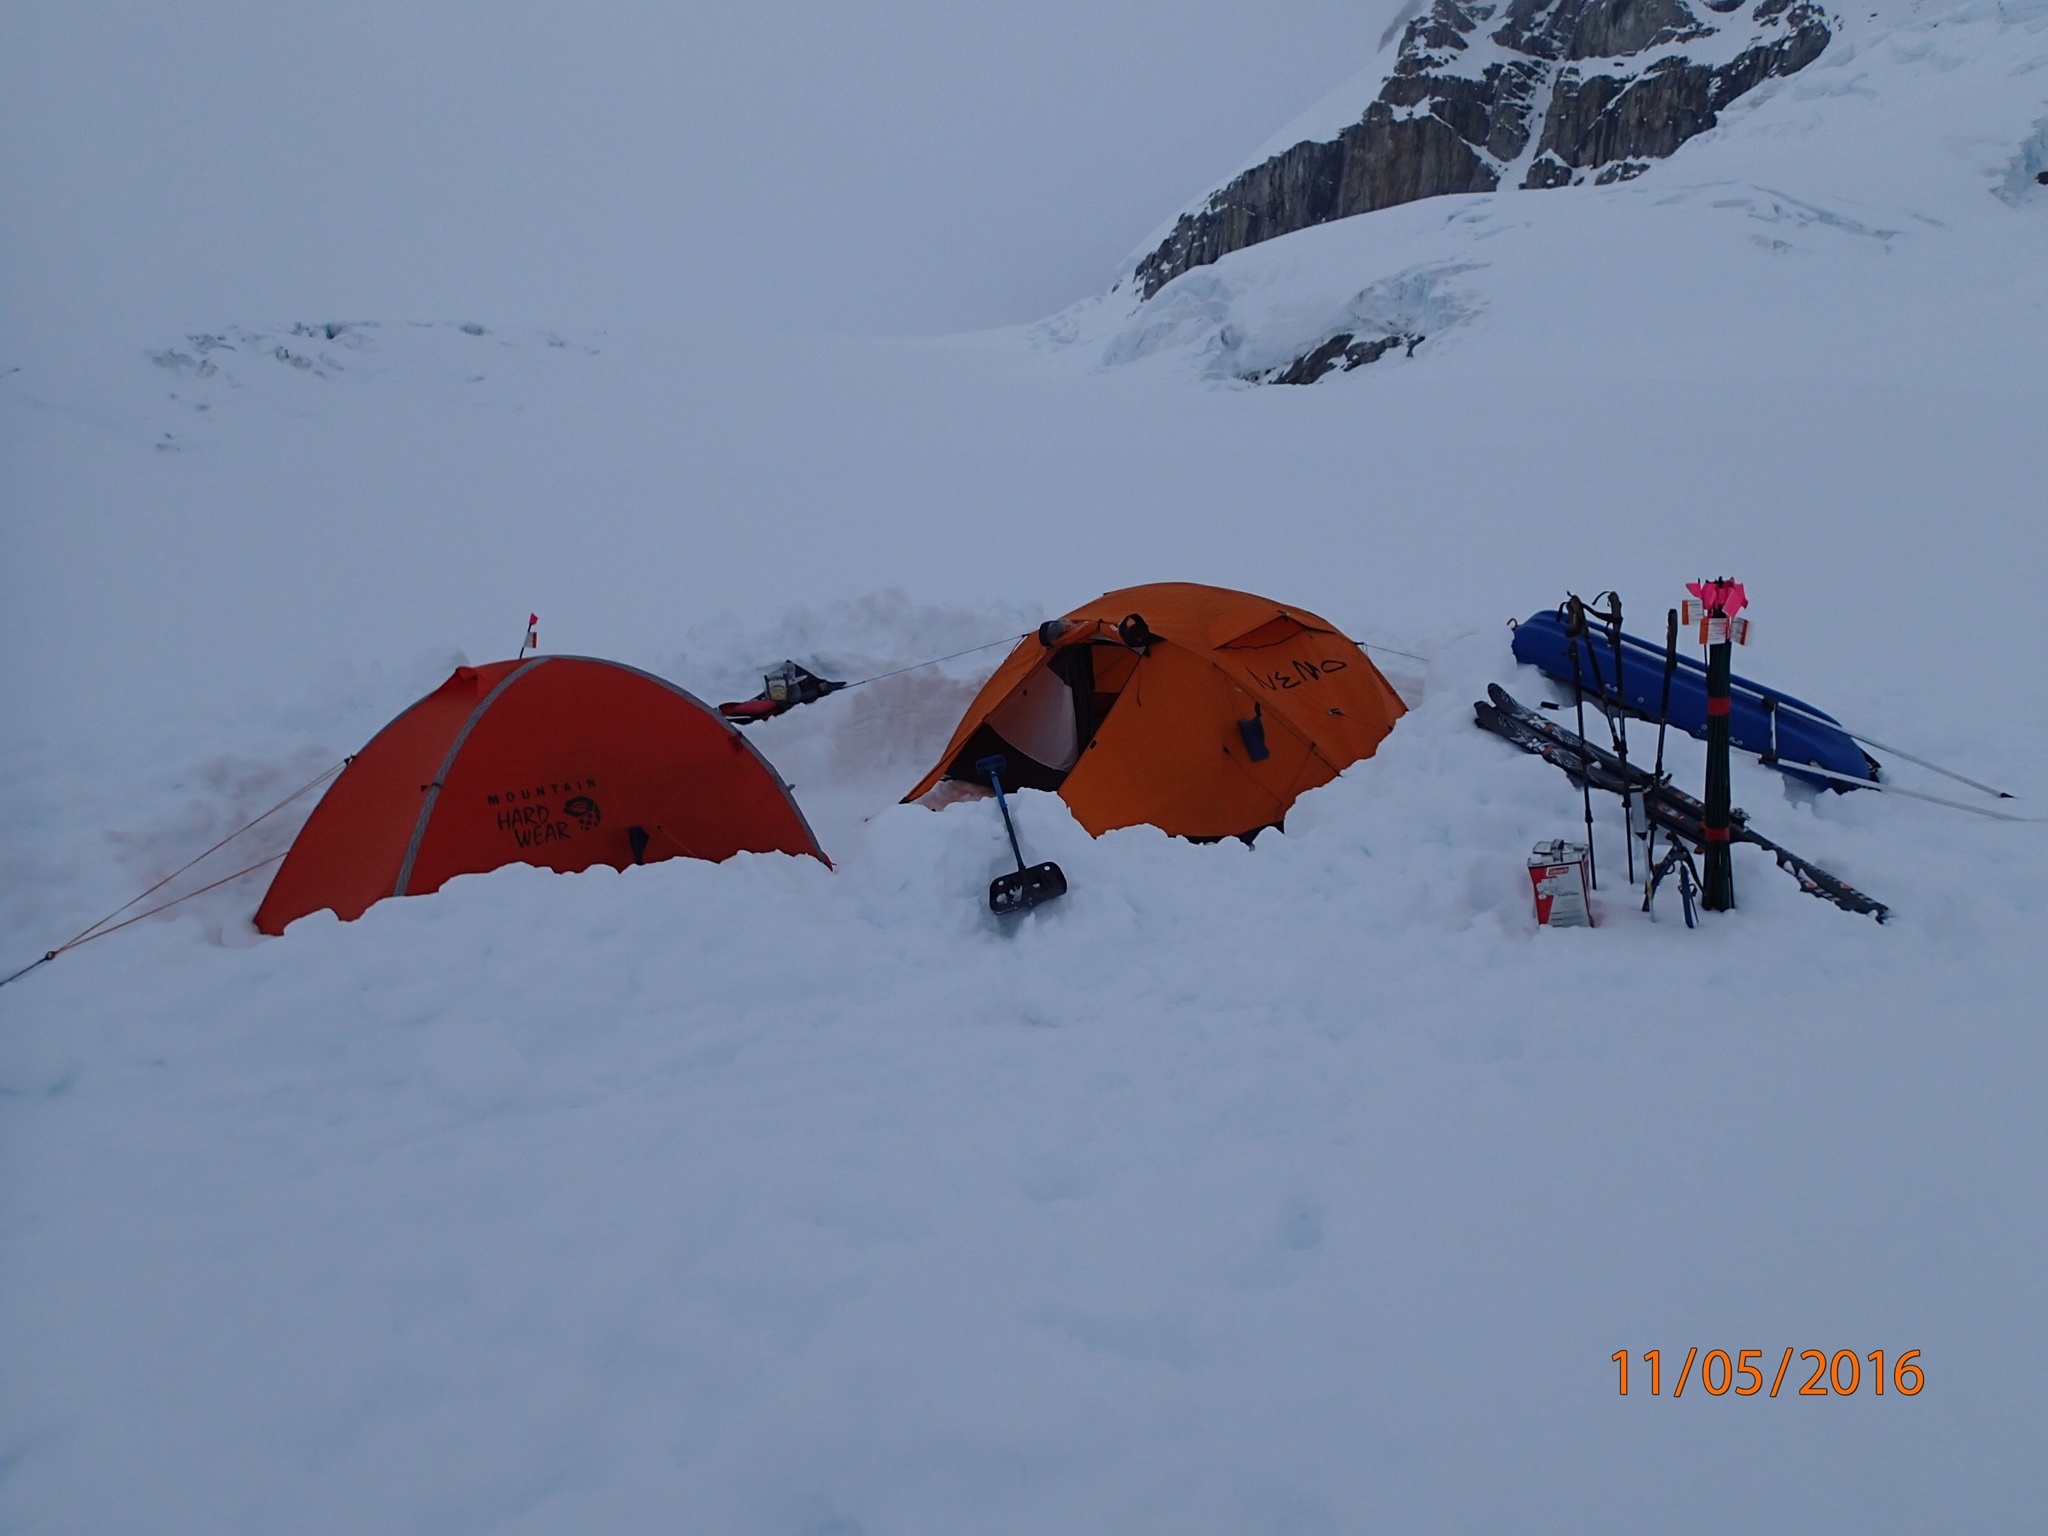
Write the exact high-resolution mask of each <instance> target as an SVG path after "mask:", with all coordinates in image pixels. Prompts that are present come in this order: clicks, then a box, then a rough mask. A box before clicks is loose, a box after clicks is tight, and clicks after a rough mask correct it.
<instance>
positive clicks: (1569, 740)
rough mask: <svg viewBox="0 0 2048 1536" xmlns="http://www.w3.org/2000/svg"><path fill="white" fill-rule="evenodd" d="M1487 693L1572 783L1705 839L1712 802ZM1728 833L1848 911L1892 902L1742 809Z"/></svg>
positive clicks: (1488, 711) (1497, 689) (1529, 746)
mask: <svg viewBox="0 0 2048 1536" xmlns="http://www.w3.org/2000/svg"><path fill="white" fill-rule="evenodd" d="M1486 693H1487V700H1486V701H1484V702H1480V703H1475V704H1474V705H1473V706H1472V712H1473V716H1474V718H1475V719H1476V720H1477V722H1478V724H1479V725H1480V727H1481V728H1482V729H1484V730H1488V731H1491V732H1492V733H1493V734H1494V735H1496V736H1499V737H1502V738H1504V739H1505V740H1507V741H1511V742H1513V743H1514V744H1515V745H1516V746H1518V747H1520V748H1521V749H1522V750H1523V751H1524V752H1528V753H1531V754H1532V755H1534V756H1536V757H1540V758H1543V759H1544V760H1545V761H1547V762H1549V763H1551V764H1553V765H1555V766H1556V767H1558V768H1561V769H1563V770H1564V772H1565V775H1566V777H1568V778H1569V779H1570V780H1571V781H1572V783H1573V784H1574V785H1587V786H1590V787H1592V788H1594V789H1598V790H1602V791H1604V792H1605V793H1607V794H1611V795H1619V794H1621V793H1622V791H1623V789H1624V787H1626V788H1627V789H1628V790H1630V791H1631V792H1632V793H1634V794H1635V795H1636V796H1637V797H1638V798H1640V799H1641V801H1642V802H1643V807H1644V810H1645V812H1646V813H1647V814H1648V816H1649V818H1650V820H1651V821H1652V822H1653V823H1655V824H1656V825H1657V826H1660V827H1662V828H1663V829H1664V831H1665V832H1666V834H1668V835H1669V836H1672V837H1676V838H1681V839H1683V840H1684V841H1686V842H1688V843H1690V844H1692V846H1693V847H1695V848H1698V847H1700V846H1701V845H1702V844H1703V843H1704V842H1705V836H1704V832H1703V830H1702V820H1703V817H1704V815H1705V811H1706V807H1705V806H1703V805H1701V804H1700V802H1699V801H1697V800H1695V799H1694V798H1693V797H1692V796H1691V795H1688V794H1686V793H1685V791H1683V790H1681V789H1678V788H1676V787H1674V786H1673V785H1671V784H1670V783H1668V782H1664V781H1660V780H1659V779H1657V778H1656V777H1655V776H1653V775H1652V774H1651V773H1649V772H1648V771H1647V770H1646V769H1642V768H1638V767H1635V766H1633V765H1631V764H1627V763H1624V762H1623V761H1622V760H1621V759H1620V758H1619V757H1617V756H1616V755H1615V754H1614V753H1612V752H1609V751H1606V750H1605V749H1604V748H1601V747H1599V746H1596V745H1595V744H1594V743H1592V742H1590V741H1588V740H1586V738H1585V737H1583V736H1580V735H1577V734H1576V733H1574V732H1572V731H1568V730H1566V729H1565V728H1564V727H1563V726H1561V725H1558V724H1555V723H1553V722H1552V721H1549V720H1546V719H1544V718H1543V717H1542V716H1541V715H1539V714H1538V713H1536V711H1535V710H1533V709H1530V708H1528V707H1527V706H1525V705H1524V704H1522V703H1521V702H1520V701H1519V700H1517V699H1516V698H1515V697H1514V696H1513V695H1512V694H1510V693H1509V692H1508V691H1507V690H1506V689H1505V688H1503V687H1501V686H1500V685H1499V684H1498V683H1493V684H1489V685H1488V687H1487V690H1486ZM1731 820H1732V825H1731V827H1730V829H1729V835H1730V837H1731V838H1732V840H1733V841H1735V842H1738V843H1749V844H1751V845H1753V846H1754V847H1758V848H1761V849H1763V850H1764V852H1766V853H1768V854H1770V855H1771V857H1772V858H1773V859H1775V860H1776V861H1777V865H1778V867H1779V868H1780V869H1782V870H1784V871H1785V872H1786V873H1787V874H1789V875H1791V876H1792V878H1793V879H1794V880H1795V881H1797V882H1798V885H1799V888H1800V889H1801V890H1802V891H1805V892H1806V893H1807V894H1808V895H1809V896H1818V897H1820V898H1821V899H1822V900H1824V901H1831V902H1833V903H1834V904H1835V905H1836V906H1838V907H1840V908H1841V909H1842V910H1843V911H1845V912H1855V913H1858V914H1859V915H1862V916H1867V917H1874V918H1876V919H1877V920H1878V921H1879V922H1880V923H1881V922H1883V921H1884V920H1885V919H1886V917H1887V916H1889V915H1890V911H1891V909H1890V908H1889V907H1887V906H1886V905H1885V904H1884V903H1883V902H1881V901H1877V900H1874V899H1872V898H1871V897H1869V896H1866V895H1864V894H1863V893H1862V892H1861V891H1859V890H1857V889H1856V888H1855V887H1854V886H1852V885H1850V884H1849V883H1848V882H1847V881H1844V880H1841V879H1838V878H1837V877H1835V876H1834V875H1831V874H1829V873H1828V872H1827V871H1826V870H1824V869H1822V868H1821V867H1820V866H1819V865H1817V864H1815V863H1814V862H1813V861H1812V860H1810V859H1805V858H1801V857H1800V856H1799V855H1798V854H1796V853H1794V852H1792V851H1791V850H1790V849H1789V848H1785V847H1782V846H1781V845H1779V844H1777V843H1774V842H1772V841H1771V840H1770V839H1769V838H1767V837H1765V836H1764V835H1763V834H1762V833H1760V832H1758V831H1756V830H1755V829H1754V828H1752V827H1751V826H1750V825H1749V818H1748V817H1747V816H1745V815H1743V814H1741V813H1739V812H1738V813H1737V814H1736V815H1735V816H1733V817H1732V818H1731Z"/></svg>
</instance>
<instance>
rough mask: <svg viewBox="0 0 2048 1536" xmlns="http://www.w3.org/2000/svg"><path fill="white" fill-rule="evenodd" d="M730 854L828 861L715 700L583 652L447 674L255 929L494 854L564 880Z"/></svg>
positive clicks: (362, 899)
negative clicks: (595, 871)
mask: <svg viewBox="0 0 2048 1536" xmlns="http://www.w3.org/2000/svg"><path fill="white" fill-rule="evenodd" d="M741 852H749V853H791V854H797V853H807V854H810V855H811V856H812V857H813V858H816V859H820V860H823V859H824V858H825V855H824V853H823V851H822V850H820V849H819V847H818V843H817V839H816V838H814V837H813V836H812V835H811V829H810V826H809V825H808V824H807V823H806V822H805V821H804V817H803V812H801V811H800V810H798V809H797V805H796V801H795V800H793V799H792V798H791V797H790V793H789V786H787V785H786V784H784V783H783V782H782V779H781V777H780V776H779V775H778V774H777V773H776V772H775V770H774V769H773V768H772V767H770V766H769V764H768V761H767V759H765V758H763V757H762V756H761V754H760V753H759V752H757V751H755V750H754V748H753V746H752V745H751V744H750V743H749V742H748V741H746V740H745V739H744V738H743V737H742V736H741V735H740V733H739V732H738V731H737V730H736V729H734V728H733V727H732V726H730V725H728V724H726V723H725V721H723V720H721V719H720V718H719V717H718V714H717V712H716V711H715V710H712V709H709V708H707V707H706V706H705V705H703V704H702V703H700V702H698V701H697V700H696V699H694V698H692V697H691V696H690V695H689V694H687V693H685V692H683V690H682V689H680V688H678V687H676V686H675V685H674V684H672V683H665V682H663V681H662V680H661V679H660V678H658V677H653V676H650V675H649V674H647V673H645V672H641V671H637V670H636V669H634V668H632V667H624V666H620V665H619V664H618V663H616V662H610V661H595V660H592V659H590V658H589V657H584V656H540V657H534V658H532V659H530V660H526V661H500V662H493V663H492V664H491V665H489V666H484V667H458V668H456V670H455V674H454V676H452V677H450V678H449V679H448V681H447V682H445V683H443V684H442V685H441V686H440V687H439V688H437V689H435V690H434V692H432V693H430V694H428V695H427V696H426V697H425V698H424V699H421V700H420V701H419V702H418V703H417V704H415V705H413V706H412V708H410V709H408V710H407V711H406V712H405V713H404V714H402V715H400V716H399V717H398V718H397V719H396V720H393V721H392V722H391V723H390V724H389V725H387V726H385V727H384V729H383V730H381V731H379V732H378V733H377V734H376V736H375V737H374V738H372V739H371V741H370V744H369V745H368V746H366V747H364V748H363V750H362V751H361V752H359V753H358V754H357V755H356V757H355V758H354V760H353V761H351V762H350V764H349V766H348V767H347V768H346V769H344V770H343V771H342V774H341V777H340V778H338V779H336V780H335V781H334V783H333V785H332V786H331V787H330V788H329V789H328V791H327V793H326V795H325V796H323V797H322V799H321V801H320V804H319V805H318V806H316V807H315V808H314V811H313V814H312V816H311V817H309V818H308V819H307V822H306V825H305V827H304V828H303V829H302V830H301V831H300V833H299V835H298V839H297V840H296V841H295V842H294V843H293V844H292V847H291V852H290V853H288V854H286V855H285V860H284V864H283V866H282V867H281V868H280V869H279V870H278V872H277V878H276V879H275V880H273V881H272V882H271V884H270V890H269V893H268V894H267V895H265V896H264V898H263V905H262V906H260V907H258V908H257V909H256V926H257V927H258V928H259V929H261V930H262V931H263V932H265V933H273V934H275V933H282V932H284V929H285V925H286V924H287V923H290V922H293V921H295V920H296V919H298V918H301V917H304V916H305V915H306V914H307V913H309V912H318V911H320V910H321V909H322V908H332V909H333V910H334V912H335V913H336V914H337V915H338V916H340V917H341V918H343V919H344V920H347V919H353V918H357V917H360V916H362V914H363V912H364V911H365V909H367V908H368V907H369V905H370V904H371V903H372V902H375V901H381V900H383V899H384V898H385V897H386V896H419V895H424V894H425V893H427V892H429V891H437V890H439V889H440V888H441V886H442V885H443V884H445V883H446V882H447V881H449V880H451V879H453V878H454V877H455V876H456V875H466V874H477V873H480V872H482V871H484V870H487V869H496V868H498V866H500V865H501V864H538V865H540V866H541V867H542V868H545V869H557V870H562V871H565V872H566V871H570V870H578V869H588V868H590V867H591V866H592V865H593V864H609V865H611V866H612V867H613V868H615V869H623V868H625V867H626V866H627V865H628V864H642V863H651V862H653V861H655V860H657V859H672V858H679V857H686V858H695V859H711V860H714V861H715V860H719V859H728V858H731V857H732V855H734V854H735V853H741ZM827 862H829V861H827Z"/></svg>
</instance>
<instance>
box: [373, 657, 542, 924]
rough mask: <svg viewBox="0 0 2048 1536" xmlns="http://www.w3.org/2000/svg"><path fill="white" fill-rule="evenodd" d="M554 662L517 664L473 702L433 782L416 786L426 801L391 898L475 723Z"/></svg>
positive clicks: (401, 888)
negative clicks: (502, 697)
mask: <svg viewBox="0 0 2048 1536" xmlns="http://www.w3.org/2000/svg"><path fill="white" fill-rule="evenodd" d="M554 659H555V658H553V657H551V656H536V657H534V659H533V660H532V661H522V662H520V663H519V664H518V665H517V666H515V667H514V668H513V669H512V670H511V671H510V672H507V673H506V674H505V675H504V676H503V677H501V678H499V679H498V681H497V684H496V686H494V687H493V688H492V689H491V691H490V692H489V693H487V694H485V695H484V696H483V697H482V698H481V699H479V700H477V705H476V708H475V709H472V710H471V711H470V712H469V718H468V719H467V720H465V721H463V722H462V729H461V730H459V731H457V732H456V733H455V740H454V741H453V742H452V743H451V744H450V745H449V748H448V753H447V756H445V757H443V758H442V759H441V766H440V767H439V768H438V769H436V770H435V772H434V781H433V782H432V783H431V784H422V785H421V786H420V788H421V789H422V790H424V791H425V792H426V798H425V799H424V800H423V801H422V802H421V804H420V814H419V819H418V820H417V821H415V822H414V823H413V827H412V840H411V841H410V842H408V843H407V844H406V845H405V860H404V862H403V863H401V864H400V865H399V866H398V883H397V884H396V885H395V886H393V887H392V890H391V894H392V895H394V896H403V895H404V894H405V888H406V887H407V886H408V885H410V884H412V866H413V863H414V861H415V860H417V859H418V858H419V856H420V844H421V843H422V842H423V841H424V840H425V839H426V835H427V823H428V822H430V821H432V820H433V819H434V807H435V806H437V805H439V804H440V803H441V786H442V784H443V783H445V782H446V781H447V778H448V773H449V770H450V769H452V768H454V766H455V758H456V756H457V754H459V753H460V752H461V751H462V747H463V743H465V742H467V741H468V740H469V733H470V732H471V731H473V730H475V729H476V723H477V721H479V720H481V719H483V717H484V711H485V710H487V709H489V708H490V707H491V706H492V705H493V704H495V703H497V702H498V696H499V695H500V694H502V693H503V692H504V691H505V690H506V689H507V688H510V687H511V686H512V685H513V684H514V683H515V682H517V681H518V680H519V679H520V678H522V677H524V676H526V674H527V673H529V672H531V671H532V670H533V669H534V668H535V667H544V666H546V665H547V664H548V663H549V662H550V661H552V660H554Z"/></svg>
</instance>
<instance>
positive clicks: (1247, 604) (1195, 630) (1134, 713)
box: [904, 582, 1405, 838]
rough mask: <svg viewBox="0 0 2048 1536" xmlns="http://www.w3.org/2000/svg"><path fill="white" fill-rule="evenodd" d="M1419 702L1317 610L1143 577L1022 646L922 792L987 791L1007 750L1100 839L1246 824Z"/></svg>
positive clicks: (1012, 763)
mask: <svg viewBox="0 0 2048 1536" xmlns="http://www.w3.org/2000/svg"><path fill="white" fill-rule="evenodd" d="M1404 712H1405V710H1404V707H1403V705H1402V703H1401V700H1400V698H1399V697H1398V696H1397V695H1396V694H1395V692H1394V690H1393V689H1392V688H1391V687H1390V686H1389V685H1388V683H1387V680H1386V679H1385V678H1384V677H1382V676H1380V672H1379V669H1378V668H1377V667H1375V666H1374V665H1373V664H1372V663H1371V662H1370V661H1368V660H1367V659H1366V656H1365V653H1364V652H1363V651H1361V650H1359V648H1358V647H1357V646H1356V645H1354V644H1352V643H1351V641H1349V640H1347V639H1345V638H1344V636H1343V635H1342V634H1341V633H1339V632H1338V630H1337V629H1336V628H1335V627H1334V626H1333V625H1331V624H1330V623H1328V622H1327V621H1326V620H1323V619H1319V618H1317V617H1316V616H1315V615H1314V614H1312V613H1309V612H1307V611H1305V610H1303V609H1300V608H1284V607H1282V606H1281V605H1280V604H1278V603H1275V602H1273V601H1271V600H1270V599H1267V598H1263V597H1253V596H1252V595H1250V594H1249V593H1246V592H1231V591H1228V590H1226V589H1224V588H1222V587H1203V586H1196V585H1194V584H1192V583H1190V582H1164V583H1161V584H1159V585H1156V586H1148V587H1129V588H1126V589H1125V590H1124V591H1121V592H1111V593H1109V594H1108V595H1107V596H1105V597H1101V598H1098V599H1096V601H1094V602H1092V603H1089V604H1087V605H1086V606H1084V607H1081V608H1076V609H1075V610H1074V611H1073V612H1072V613H1070V614H1068V615H1067V616H1066V617H1065V618H1064V619H1055V620H1053V621H1052V622H1051V623H1048V624H1044V625H1041V626H1040V627H1039V632H1038V634H1037V635H1035V636H1030V637H1027V638H1026V639H1025V640H1024V642H1023V643H1022V644H1020V645H1019V646H1018V647H1017V649H1016V650H1014V651H1012V652H1011V653H1010V655H1009V658H1008V659H1007V660H1006V661H1004V663H1003V664H1002V666H1000V667H998V668H997V669H996V675H995V676H994V677H992V678H990V679H989V680H988V684H987V686H986V687H984V688H983V689H982V690H981V692H980V693H979V694H978V695H976V697H975V700H974V703H973V704H972V705H970V706H969V707H968V710H967V715H966V718H964V719H963V720H962V721H961V722H960V727H959V729H958V730H956V731H954V733H953V739H952V740H951V741H950V742H948V743H947V744H946V751H945V755H944V756H942V757H941V758H940V759H939V762H938V766H937V767H935V768H933V769H932V771H931V772H930V773H928V774H926V775H925V777H924V780H923V782H921V783H920V784H919V785H918V786H917V788H915V789H913V790H912V791H911V792H910V793H909V794H908V795H906V796H904V799H905V800H906V801H910V800H916V799H919V798H920V797H922V796H924V795H926V794H928V793H930V792H931V791H932V790H933V789H934V788H935V787H937V785H938V784H939V783H940V781H941V780H944V779H955V780H968V781H973V782H976V783H982V784H985V783H987V779H986V777H985V776H984V775H982V774H981V773H979V772H978V771H977V770H976V768H975V766H974V765H975V763H976V762H978V761H979V760H980V759H981V758H983V757H986V756H989V755H990V754H992V753H1001V754H1002V755H1003V756H1004V757H1006V758H1007V759H1008V760H1009V769H1008V771H1007V772H1006V773H1005V775H1004V779H1003V783H1004V787H1005V788H1011V787H1023V788H1029V789H1051V790H1057V791H1058V792H1059V794H1060V797H1061V798H1062V799H1063V800H1065V801H1066V802H1067V804H1068V805H1069V806H1070V807H1071V808H1072V809H1073V812H1074V817H1075V819H1076V820H1078V821H1079V822H1080V823H1081V825H1082V826H1084V827H1086V828H1087V829H1088V831H1089V832H1090V833H1091V834H1092V835H1095V836H1098V837H1099V836H1101V835H1102V834H1103V833H1104V832H1107V831H1109V830H1110V829H1111V828H1112V827H1127V826H1132V825H1134V824H1136V823H1139V822H1149V823H1150V824H1151V825H1153V826H1155V827H1160V828H1162V829H1164V830H1165V831H1168V832H1172V833H1175V834H1178V835H1181V836H1186V837H1202V838H1215V837H1230V836H1236V835H1245V834H1249V833H1253V832H1257V831H1258V830H1259V829H1261V828H1263V827H1270V826H1278V825H1279V824H1280V822H1281V819H1282V818H1283V817H1284V816H1286V814H1287V809H1288V807H1289V806H1291V805H1293V804H1294V801H1295V798H1296V797H1297V796H1298V795H1300V794H1301V793H1302V792H1303V791H1305V790H1310V789H1313V788H1315V787H1316V786H1317V785H1318V784H1327V783H1328V782H1329V781H1330V780H1331V779H1334V778H1335V777H1336V776H1337V775H1338V774H1339V773H1341V772H1343V771H1344V769H1346V768H1348V767H1349V766H1350V765H1351V764H1353V763H1355V762H1357V761H1358V760H1359V759H1360V758H1364V757H1371V756H1372V755H1373V753H1374V752H1375V751H1377V750H1378V749H1379V744H1380V742H1381V741H1383V740H1384V739H1385V738H1386V735H1387V733H1388V732H1389V731H1391V730H1392V729H1393V728H1394V722H1395V721H1396V720H1398V719H1399V718H1400V717H1401V715H1402V714H1403V713H1404Z"/></svg>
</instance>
